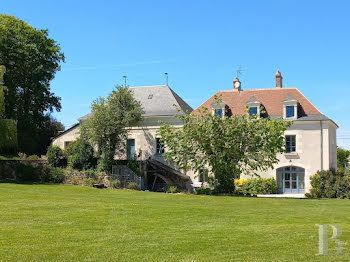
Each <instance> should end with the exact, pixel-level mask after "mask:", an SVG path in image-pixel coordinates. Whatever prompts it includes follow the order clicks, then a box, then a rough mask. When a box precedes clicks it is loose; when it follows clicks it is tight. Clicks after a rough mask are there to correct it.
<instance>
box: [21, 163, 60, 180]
mask: <svg viewBox="0 0 350 262" xmlns="http://www.w3.org/2000/svg"><path fill="white" fill-rule="evenodd" d="M14 172H15V174H16V179H17V181H24V182H41V183H62V182H63V180H64V178H65V174H64V171H63V169H61V168H56V167H51V166H49V165H46V166H41V165H33V164H24V163H20V162H18V163H16V164H15V166H14Z"/></svg>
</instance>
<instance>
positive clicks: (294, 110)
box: [283, 96, 298, 119]
mask: <svg viewBox="0 0 350 262" xmlns="http://www.w3.org/2000/svg"><path fill="white" fill-rule="evenodd" d="M283 118H284V119H297V118H298V101H297V100H296V99H295V98H294V97H292V96H288V97H286V99H285V100H284V101H283Z"/></svg>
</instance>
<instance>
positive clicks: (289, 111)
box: [286, 106, 295, 118]
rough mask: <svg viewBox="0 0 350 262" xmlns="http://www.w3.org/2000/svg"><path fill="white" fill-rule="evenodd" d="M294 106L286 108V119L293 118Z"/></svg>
mask: <svg viewBox="0 0 350 262" xmlns="http://www.w3.org/2000/svg"><path fill="white" fill-rule="evenodd" d="M294 116H295V112H294V106H286V118H290V117H294Z"/></svg>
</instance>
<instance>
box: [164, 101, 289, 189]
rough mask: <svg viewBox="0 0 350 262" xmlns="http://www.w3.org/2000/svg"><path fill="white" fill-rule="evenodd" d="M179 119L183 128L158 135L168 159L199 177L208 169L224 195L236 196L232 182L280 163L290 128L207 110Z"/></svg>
mask: <svg viewBox="0 0 350 262" xmlns="http://www.w3.org/2000/svg"><path fill="white" fill-rule="evenodd" d="M217 102H218V103H220V101H219V99H217ZM179 118H180V119H181V120H183V121H184V126H183V127H182V128H179V129H176V128H175V127H173V126H171V125H168V124H163V125H162V126H161V128H160V130H159V132H158V133H159V135H160V136H161V140H162V141H163V143H164V145H165V148H166V152H165V153H164V156H165V158H166V159H167V160H168V161H169V162H170V163H172V164H175V165H176V166H177V167H179V168H181V169H184V170H190V169H191V170H193V171H196V172H198V173H200V171H201V170H203V169H205V168H208V169H209V170H210V171H211V173H212V174H213V176H214V184H215V188H216V190H217V191H218V192H222V193H223V192H224V193H230V192H233V190H234V182H233V180H234V179H235V178H239V176H240V175H241V174H243V173H244V174H252V175H254V174H256V172H257V171H259V170H262V171H266V170H268V168H271V167H272V166H273V164H275V163H277V162H278V159H277V154H278V153H282V152H283V151H284V143H285V142H284V137H283V133H284V131H285V130H286V129H287V128H288V127H289V126H290V124H291V122H287V121H281V120H279V119H278V120H271V119H270V118H258V117H256V116H252V117H251V116H249V114H248V113H247V114H244V115H233V116H231V117H226V116H225V117H223V118H221V117H219V116H216V115H212V114H210V113H209V112H208V110H207V109H206V108H204V109H202V110H201V111H200V113H199V114H197V115H195V114H193V113H192V114H191V115H183V116H180V117H179Z"/></svg>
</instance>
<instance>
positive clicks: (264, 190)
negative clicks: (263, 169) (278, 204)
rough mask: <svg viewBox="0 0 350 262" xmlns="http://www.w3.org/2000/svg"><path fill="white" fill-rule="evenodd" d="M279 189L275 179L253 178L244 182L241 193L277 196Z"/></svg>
mask: <svg viewBox="0 0 350 262" xmlns="http://www.w3.org/2000/svg"><path fill="white" fill-rule="evenodd" d="M277 189H278V187H277V183H276V180H275V179H274V178H251V179H247V180H246V181H245V182H243V185H242V188H241V192H242V193H243V194H244V195H256V194H276V193H277Z"/></svg>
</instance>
